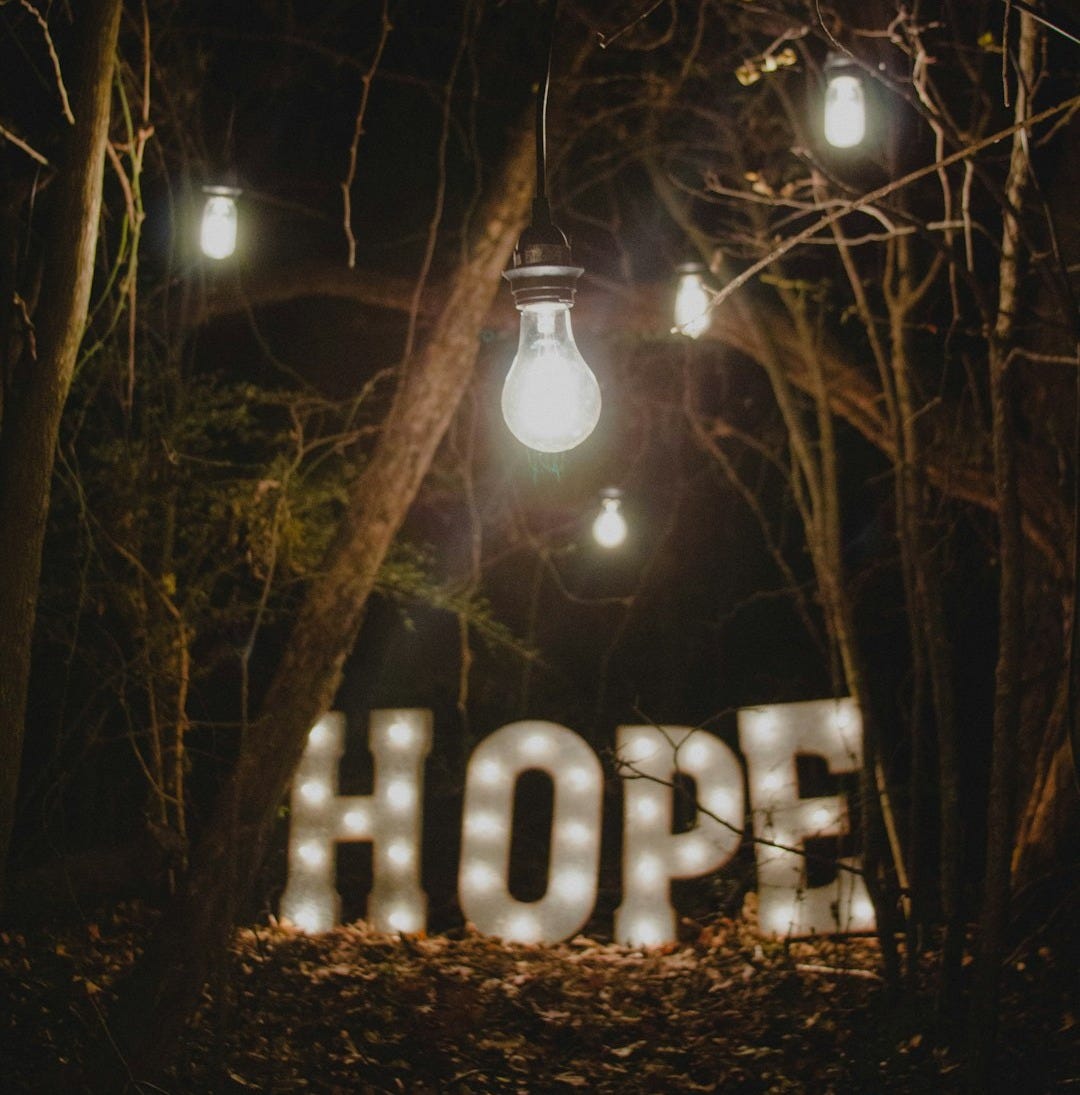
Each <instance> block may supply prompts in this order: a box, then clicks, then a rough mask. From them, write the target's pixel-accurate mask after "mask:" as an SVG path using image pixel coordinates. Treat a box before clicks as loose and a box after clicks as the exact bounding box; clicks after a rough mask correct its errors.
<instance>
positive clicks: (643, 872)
mask: <svg viewBox="0 0 1080 1095" xmlns="http://www.w3.org/2000/svg"><path fill="white" fill-rule="evenodd" d="M663 877H664V871H663V868H662V867H661V866H660V860H659V859H657V858H656V856H654V855H649V856H642V858H641V859H639V860H638V861H637V864H636V866H635V867H634V878H636V879H637V881H638V882H640V883H642V884H643V885H645V886H655V885H656V883H657V882H659V881H660V880H661V879H662V878H663Z"/></svg>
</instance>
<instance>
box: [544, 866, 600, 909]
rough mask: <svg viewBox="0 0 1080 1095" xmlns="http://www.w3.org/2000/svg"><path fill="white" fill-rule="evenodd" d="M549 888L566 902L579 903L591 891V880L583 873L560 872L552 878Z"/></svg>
mask: <svg viewBox="0 0 1080 1095" xmlns="http://www.w3.org/2000/svg"><path fill="white" fill-rule="evenodd" d="M551 888H552V889H553V890H554V891H555V893H557V894H558V895H559V896H560V897H562V898H565V899H566V900H567V901H580V900H581V898H583V897H585V896H587V895H588V894H589V892H590V890H591V889H592V879H591V878H589V876H588V875H587V874H586V873H585V872H584V871H573V870H571V871H560V872H559V873H558V874H556V875H554V876H553V877H552V879H551Z"/></svg>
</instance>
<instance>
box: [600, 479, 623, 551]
mask: <svg viewBox="0 0 1080 1095" xmlns="http://www.w3.org/2000/svg"><path fill="white" fill-rule="evenodd" d="M626 533H627V525H626V518H625V517H624V516H623V512H622V495H621V494H620V493H619V491H617V490H615V488H614V487H609V488H608V489H607V490H605V491H604V492H603V494H602V495H601V498H600V512H599V513H598V514H597V515H596V520H595V521H593V525H592V534H593V539H594V540H595V541H596V542H597V543H598V544H599V545H600V546H601V547H602V548H608V549H612V548H617V547H621V546H622V545H623V544H624V543H626Z"/></svg>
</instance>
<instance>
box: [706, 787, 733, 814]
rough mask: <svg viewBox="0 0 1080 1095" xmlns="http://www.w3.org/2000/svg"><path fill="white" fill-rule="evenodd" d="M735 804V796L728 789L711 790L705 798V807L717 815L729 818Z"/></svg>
mask: <svg viewBox="0 0 1080 1095" xmlns="http://www.w3.org/2000/svg"><path fill="white" fill-rule="evenodd" d="M734 805H735V796H734V795H733V794H732V793H731V792H730V791H713V792H712V794H710V795H709V797H708V798H707V799H706V800H705V808H706V809H707V810H708V811H709V813H711V814H716V816H717V817H723V818H729V817H730V815H731V812H732V809H733V807H734Z"/></svg>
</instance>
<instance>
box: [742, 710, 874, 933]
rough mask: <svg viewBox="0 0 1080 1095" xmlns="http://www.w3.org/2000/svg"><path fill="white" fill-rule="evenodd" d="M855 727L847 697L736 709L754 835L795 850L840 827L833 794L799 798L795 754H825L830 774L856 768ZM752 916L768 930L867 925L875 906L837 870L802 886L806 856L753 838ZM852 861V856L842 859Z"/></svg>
mask: <svg viewBox="0 0 1080 1095" xmlns="http://www.w3.org/2000/svg"><path fill="white" fill-rule="evenodd" d="M861 731H862V727H861V721H860V717H859V711H858V708H857V707H856V706H855V703H854V702H853V701H852V700H851V699H841V700H811V701H809V702H807V703H786V704H774V705H771V706H769V707H754V708H746V709H744V710H742V711H740V712H739V740H740V743H741V745H742V750H743V754H744V755H745V756H746V763H747V770H748V777H749V781H750V801H751V803H752V805H753V814H754V826H755V830H756V833H755V835H756V836H758V837H764V838H765V839H766V840H771V841H774V842H775V843H776V844H779V845H783V846H784V847H786V848H795V849H798V848H799V846H800V844H801V843H802V841H803V839H804V838H805V837H811V836H839V835H842V834H844V833H846V832H847V830H848V821H847V808H846V804H845V802H844V800H843V798H842V797H841V796H839V795H829V796H825V797H821V798H800V797H799V787H798V780H797V776H796V771H795V757H796V755H797V754H803V755H807V754H810V755H818V756H821V757H824V758H825V760H826V762H827V763H828V765H829V768H830V770H831V771H833V772H849V771H851V770H853V769H856V768H858V767H859V764H860V761H861V757H862V732H861ZM755 849H756V852H757V876H758V918H759V921H760V924H761V930H762V931H763V932H765V933H767V934H771V935H807V934H809V933H811V932H830V931H867V930H870V929H872V928H873V926H874V910H873V906H872V905H871V903H870V899H869V897H868V896H867V893H866V886H865V884H864V883H863V880H862V877H861V876H859V875H857V874H852V873H851V872H850V871H844V870H838V871H837V873H836V880H835V881H834V882H830V883H829V884H827V885H823V886H815V887H813V888H808V887H807V885H806V872H805V858H804V857H803V856H802V855H799V854H798V852H797V851H792V852H789V851H784V850H783V849H782V848H774V847H771V846H769V845H768V844H756V845H755ZM842 862H843V863H846V864H847V865H849V866H857V863H856V862H855V861H852V860H843V861H842Z"/></svg>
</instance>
